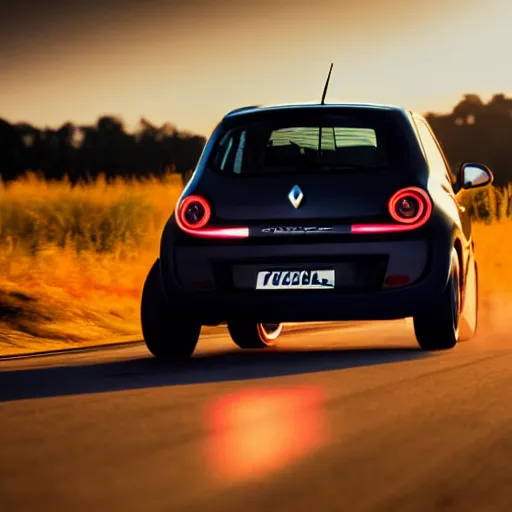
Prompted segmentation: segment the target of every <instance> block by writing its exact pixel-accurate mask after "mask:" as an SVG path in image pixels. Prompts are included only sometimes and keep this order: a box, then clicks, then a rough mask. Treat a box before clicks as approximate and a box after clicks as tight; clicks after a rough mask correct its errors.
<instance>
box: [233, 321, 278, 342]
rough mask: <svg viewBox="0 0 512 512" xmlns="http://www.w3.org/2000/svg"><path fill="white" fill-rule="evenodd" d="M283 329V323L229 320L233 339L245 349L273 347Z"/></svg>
mask: <svg viewBox="0 0 512 512" xmlns="http://www.w3.org/2000/svg"><path fill="white" fill-rule="evenodd" d="M282 329H283V324H265V323H249V322H243V321H242V322H239V321H230V322H228V331H229V334H230V336H231V339H232V340H233V341H234V342H235V343H236V344H237V345H238V346H239V347H240V348H244V349H253V348H267V347H273V346H274V345H275V343H276V339H277V338H278V337H279V335H280V334H281V331H282Z"/></svg>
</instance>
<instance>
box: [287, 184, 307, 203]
mask: <svg viewBox="0 0 512 512" xmlns="http://www.w3.org/2000/svg"><path fill="white" fill-rule="evenodd" d="M303 197H304V194H303V193H302V190H301V189H300V187H299V185H295V186H294V187H293V188H292V189H291V190H290V193H289V194H288V199H289V200H290V203H292V206H293V207H294V208H298V207H299V206H300V203H302V198H303Z"/></svg>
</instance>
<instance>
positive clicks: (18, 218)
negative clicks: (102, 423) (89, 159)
mask: <svg viewBox="0 0 512 512" xmlns="http://www.w3.org/2000/svg"><path fill="white" fill-rule="evenodd" d="M181 190H182V186H181V180H180V178H179V177H177V176H172V177H169V178H168V179H167V180H166V181H165V182H158V181H156V180H150V181H146V182H142V183H141V182H127V181H122V180H118V181H116V182H115V183H113V184H109V185H107V184H106V183H105V182H104V181H99V182H98V183H95V184H90V185H82V186H78V187H75V188H72V187H71V185H70V184H69V183H62V182H60V183H45V182H44V181H42V180H39V179H37V178H36V177H35V176H34V175H31V176H29V178H28V179H26V180H19V181H18V182H15V183H14V184H13V185H12V186H10V187H8V188H6V187H4V188H0V354H1V353H4V354H5V353H21V352H26V351H35V350H47V349H51V348H63V347H68V346H74V345H83V344H88V343H93V342H98V341H102V342H104V341H107V342H108V341H116V340H117V339H119V338H124V337H138V336H140V327H139V301H140V293H141V290H142V285H143V283H144V279H145V277H146V274H147V272H148V269H149V268H150V266H151V264H152V263H153V261H154V260H155V258H156V257H157V255H158V244H159V240H160V234H161V230H162V227H163V225H164V223H165V221H166V219H167V218H168V216H169V215H170V214H171V212H172V210H173V208H174V205H175V202H176V200H177V198H178V196H179V194H180V192H181ZM503 217H504V216H502V217H501V218H503ZM474 231H475V240H476V250H477V258H478V261H479V270H480V277H481V280H480V282H481V292H482V295H483V296H484V297H486V298H492V297H503V296H504V295H506V294H508V293H512V267H511V266H509V265H508V264H507V259H508V255H510V254H512V236H511V235H512V220H503V221H499V222H498V221H496V222H494V223H490V224H483V223H476V224H475V225H474Z"/></svg>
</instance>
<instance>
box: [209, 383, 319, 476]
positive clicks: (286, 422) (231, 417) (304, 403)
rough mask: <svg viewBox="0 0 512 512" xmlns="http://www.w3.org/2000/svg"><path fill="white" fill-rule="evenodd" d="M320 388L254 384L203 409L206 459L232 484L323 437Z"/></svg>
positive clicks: (292, 457)
mask: <svg viewBox="0 0 512 512" xmlns="http://www.w3.org/2000/svg"><path fill="white" fill-rule="evenodd" d="M325 399H326V396H325V391H324V390H323V389H322V388H320V387H315V386H300V385H299V386H293V387H276V388H268V387H261V388H254V389H247V390H244V391H241V392H239V393H234V394H230V395H226V396H223V397H221V398H217V399H215V400H213V401H212V402H211V403H210V404H209V406H208V409H207V420H206V421H207V424H208V428H209V431H210V432H209V435H208V440H207V443H208V444H207V448H206V463H207V465H208V466H209V468H210V471H211V473H212V475H213V476H214V477H216V478H221V479H222V480H224V481H226V482H228V483H233V482H239V481H244V480H251V479H253V478H262V477H266V476H269V475H270V474H271V473H272V472H274V471H277V470H280V469H283V468H286V467H287V466H289V465H293V464H294V463H295V462H297V461H299V460H300V459H301V458H303V457H306V456H308V455H311V454H314V453H315V451H316V450H318V449H319V448H321V447H322V446H325V444H326V443H327V442H328V425H327V419H326V417H325V411H324V407H325Z"/></svg>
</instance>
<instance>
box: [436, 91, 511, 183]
mask: <svg viewBox="0 0 512 512" xmlns="http://www.w3.org/2000/svg"><path fill="white" fill-rule="evenodd" d="M427 119H428V121H429V122H430V123H431V125H432V127H433V129H434V130H435V132H436V134H437V136H438V138H439V140H440V142H441V145H442V146H443V149H444V150H445V152H446V156H447V158H448V160H449V161H450V164H451V166H452V168H453V169H457V168H458V167H459V166H460V164H461V163H462V162H464V161H467V160H473V161H477V162H481V163H484V164H486V165H488V166H489V167H491V169H492V170H493V171H494V174H495V178H496V184H497V185H505V184H506V183H508V182H510V181H512V145H511V144H510V140H511V138H512V98H507V97H506V96H505V95H504V94H496V95H494V96H493V97H492V99H491V100H490V101H489V102H488V103H487V104H485V103H484V102H483V101H482V100H481V98H480V97H479V96H477V95H475V94H466V95H465V96H464V97H463V98H462V100H461V101H460V102H459V103H458V104H457V105H455V107H454V108H453V110H452V112H451V113H450V114H446V115H440V114H432V113H431V114H428V115H427Z"/></svg>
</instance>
